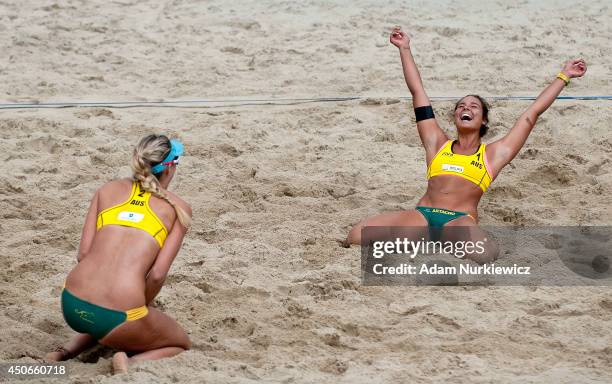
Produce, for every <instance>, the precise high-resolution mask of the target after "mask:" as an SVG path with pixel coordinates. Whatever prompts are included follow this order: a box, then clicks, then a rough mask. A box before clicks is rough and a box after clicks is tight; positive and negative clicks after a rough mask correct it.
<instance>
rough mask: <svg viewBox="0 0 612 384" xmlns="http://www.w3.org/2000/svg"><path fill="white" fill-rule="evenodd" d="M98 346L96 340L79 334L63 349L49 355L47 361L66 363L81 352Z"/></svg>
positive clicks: (84, 334) (46, 357)
mask: <svg viewBox="0 0 612 384" xmlns="http://www.w3.org/2000/svg"><path fill="white" fill-rule="evenodd" d="M96 344H97V341H96V339H94V338H93V337H92V336H91V335H88V334H86V333H79V334H78V335H76V336H74V337H73V338H72V339H70V340H69V341H68V342H67V343H66V344H64V346H63V347H60V348H58V349H57V350H55V351H53V352H49V353H47V355H46V356H45V360H46V361H64V360H68V359H72V358H73V357H76V356H78V355H79V354H80V353H81V352H83V351H85V350H87V349H89V348H91V347H93V346H94V345H96Z"/></svg>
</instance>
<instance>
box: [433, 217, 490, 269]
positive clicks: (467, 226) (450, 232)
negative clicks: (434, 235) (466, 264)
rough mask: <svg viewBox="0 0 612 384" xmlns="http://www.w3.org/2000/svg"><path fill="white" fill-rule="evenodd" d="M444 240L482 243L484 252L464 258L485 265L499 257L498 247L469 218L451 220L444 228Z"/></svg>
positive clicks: (466, 255) (469, 254) (467, 255)
mask: <svg viewBox="0 0 612 384" xmlns="http://www.w3.org/2000/svg"><path fill="white" fill-rule="evenodd" d="M443 236H444V240H448V241H453V242H455V241H472V242H474V243H476V242H482V244H484V246H483V248H484V252H481V253H479V252H472V253H467V254H465V256H464V258H465V259H469V260H472V261H475V262H477V263H478V264H486V263H490V262H492V261H494V260H496V259H497V258H498V256H499V247H498V246H497V244H495V243H494V242H493V241H492V239H490V236H488V235H487V233H486V232H485V231H484V230H483V229H482V228H480V227H479V226H478V224H477V223H476V222H475V221H474V219H472V218H471V217H468V216H464V217H460V218H458V219H456V220H453V221H451V222H449V223H448V224H446V225H445V226H444V235H443Z"/></svg>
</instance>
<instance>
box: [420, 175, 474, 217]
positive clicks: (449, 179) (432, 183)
mask: <svg viewBox="0 0 612 384" xmlns="http://www.w3.org/2000/svg"><path fill="white" fill-rule="evenodd" d="M482 195H483V192H482V189H481V188H480V187H479V186H477V185H476V184H474V183H472V182H471V181H468V180H466V179H464V178H462V177H458V176H452V175H438V176H434V177H432V178H430V179H429V180H428V182H427V192H425V195H424V196H423V197H422V198H421V200H419V202H418V204H417V205H422V206H426V207H434V208H444V209H450V210H453V211H460V212H466V213H469V214H470V215H472V217H473V218H474V219H476V220H478V211H477V208H478V203H479V202H480V198H481V197H482Z"/></svg>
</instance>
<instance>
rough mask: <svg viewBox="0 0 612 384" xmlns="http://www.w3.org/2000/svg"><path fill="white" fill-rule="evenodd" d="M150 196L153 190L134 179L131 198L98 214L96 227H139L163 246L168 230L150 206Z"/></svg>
mask: <svg viewBox="0 0 612 384" xmlns="http://www.w3.org/2000/svg"><path fill="white" fill-rule="evenodd" d="M150 198H151V192H147V191H145V190H142V189H140V183H139V182H137V181H134V182H133V183H132V193H131V194H130V198H129V199H127V200H126V201H125V202H124V203H121V204H118V205H115V206H114V207H110V208H107V209H105V210H103V211H102V212H100V213H99V214H98V220H97V223H96V229H98V230H99V229H100V228H102V227H104V226H105V225H121V226H124V227H132V228H139V229H142V230H143V231H145V232H147V233H149V234H150V235H151V236H153V237H154V238H155V240H157V242H158V243H159V247H160V248H161V247H163V246H164V241H166V237H167V236H168V230H167V229H166V227H165V226H164V223H163V222H162V221H161V220H160V219H159V218H158V217H157V215H156V214H155V213H154V212H153V210H152V209H151V207H149V199H150Z"/></svg>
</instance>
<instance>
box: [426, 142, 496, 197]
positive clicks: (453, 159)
mask: <svg viewBox="0 0 612 384" xmlns="http://www.w3.org/2000/svg"><path fill="white" fill-rule="evenodd" d="M452 146H453V141H452V140H449V141H447V142H446V144H444V145H443V146H442V148H440V150H439V151H438V153H437V154H436V156H434V158H433V160H432V161H431V164H429V167H427V179H428V180H429V179H430V178H432V177H434V176H438V175H454V176H459V177H463V178H464V179H466V180H469V181H471V182H472V183H474V184H476V185H478V186H479V187H480V188H481V189H482V191H483V192H486V190H487V188H489V185H490V184H491V182H492V181H493V180H492V179H491V173H490V172H488V168H489V167H488V166H487V160H486V157H485V147H486V145H485V144H480V147H478V151H476V153H474V154H473V155H460V154H457V153H453V150H452Z"/></svg>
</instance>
